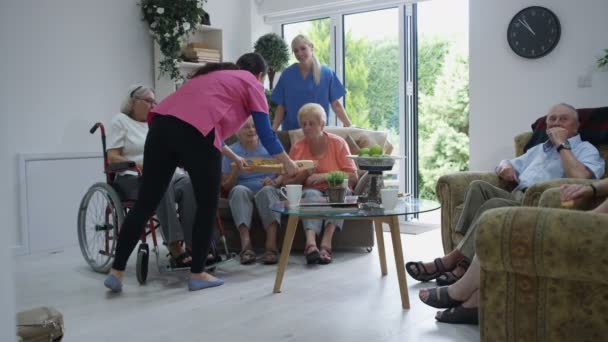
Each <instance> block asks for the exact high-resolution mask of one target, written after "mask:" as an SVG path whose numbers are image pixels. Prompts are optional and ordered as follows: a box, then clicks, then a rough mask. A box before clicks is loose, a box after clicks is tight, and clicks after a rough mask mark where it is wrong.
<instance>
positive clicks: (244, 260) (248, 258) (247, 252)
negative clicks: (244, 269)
mask: <svg viewBox="0 0 608 342" xmlns="http://www.w3.org/2000/svg"><path fill="white" fill-rule="evenodd" d="M239 257H240V258H241V265H251V264H253V263H254V262H255V259H256V258H257V255H256V254H255V252H254V251H253V250H251V249H244V250H243V251H242V252H241V254H240V255H239Z"/></svg>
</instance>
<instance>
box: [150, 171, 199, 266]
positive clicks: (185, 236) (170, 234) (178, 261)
mask: <svg viewBox="0 0 608 342" xmlns="http://www.w3.org/2000/svg"><path fill="white" fill-rule="evenodd" d="M188 188H189V189H188ZM185 192H188V194H186V196H184V193H185ZM186 197H188V198H186ZM185 202H189V203H185ZM176 203H179V206H178V207H179V211H180V217H179V218H178V216H177V211H176V208H175V205H176ZM195 212H196V200H195V199H194V191H193V190H192V184H191V183H190V179H189V178H188V176H186V175H185V174H182V173H178V172H176V173H174V174H173V178H172V179H171V183H169V188H168V189H167V191H166V192H165V194H164V196H163V198H162V199H161V201H160V203H159V204H158V207H157V208H156V216H158V221H159V223H160V228H161V231H162V234H163V239H164V240H165V241H166V242H167V244H168V249H169V253H171V257H172V261H171V264H172V266H173V267H186V266H190V262H191V261H192V257H191V256H190V255H189V253H187V252H186V251H185V250H184V247H183V246H182V241H186V244H187V245H189V246H191V245H192V225H193V223H194V214H195Z"/></svg>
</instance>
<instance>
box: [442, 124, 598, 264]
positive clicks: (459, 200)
mask: <svg viewBox="0 0 608 342" xmlns="http://www.w3.org/2000/svg"><path fill="white" fill-rule="evenodd" d="M531 136H532V133H531V132H528V133H522V134H519V135H517V136H516V137H515V155H516V156H520V155H522V154H523V149H524V146H525V145H526V143H527V142H528V140H529V139H530V137H531ZM596 147H598V149H599V150H600V154H601V155H602V157H603V158H604V159H607V160H608V145H601V146H596ZM497 162H498V161H497ZM607 175H608V173H607ZM604 177H606V175H605V176H604ZM474 180H483V181H486V182H488V183H491V184H494V185H496V186H498V187H501V188H504V189H507V190H509V189H510V188H512V186H513V185H512V184H507V183H506V182H504V181H502V180H500V179H499V178H498V176H496V174H495V173H494V172H474V171H466V172H456V173H452V174H448V175H444V176H441V177H440V178H439V180H438V181H437V185H436V188H435V192H436V194H437V199H438V200H439V202H440V203H441V238H442V242H443V250H444V252H445V253H446V254H447V253H449V252H450V251H452V250H453V249H454V248H455V247H456V245H457V244H458V242H460V240H462V238H463V237H464V235H462V234H460V233H457V232H456V231H455V230H454V229H455V227H456V223H457V222H458V218H459V217H460V215H461V213H462V209H463V203H464V196H465V192H466V190H467V188H468V186H469V184H470V183H471V182H472V181H474ZM589 182H592V180H579V179H567V178H564V179H558V180H553V181H548V182H543V183H539V184H535V185H533V186H531V187H530V188H528V190H527V191H526V193H525V196H524V200H523V205H524V206H537V205H538V203H539V200H540V197H541V195H542V194H543V193H544V191H545V190H547V189H549V188H554V187H558V186H559V185H561V184H564V183H589Z"/></svg>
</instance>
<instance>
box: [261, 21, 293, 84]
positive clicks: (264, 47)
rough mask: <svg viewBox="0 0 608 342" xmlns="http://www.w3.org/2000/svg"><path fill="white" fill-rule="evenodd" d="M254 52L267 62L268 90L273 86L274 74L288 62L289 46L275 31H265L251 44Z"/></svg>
mask: <svg viewBox="0 0 608 342" xmlns="http://www.w3.org/2000/svg"><path fill="white" fill-rule="evenodd" d="M253 49H254V51H255V52H257V53H259V54H260V55H262V57H264V59H265V60H266V63H268V82H269V84H270V90H272V88H273V86H274V75H275V74H276V73H277V72H278V71H281V70H283V68H285V66H286V65H287V62H289V48H288V47H287V43H285V41H284V40H283V38H281V36H279V35H278V34H276V33H267V34H265V35H263V36H261V37H260V38H258V40H257V41H256V42H255V44H254V45H253Z"/></svg>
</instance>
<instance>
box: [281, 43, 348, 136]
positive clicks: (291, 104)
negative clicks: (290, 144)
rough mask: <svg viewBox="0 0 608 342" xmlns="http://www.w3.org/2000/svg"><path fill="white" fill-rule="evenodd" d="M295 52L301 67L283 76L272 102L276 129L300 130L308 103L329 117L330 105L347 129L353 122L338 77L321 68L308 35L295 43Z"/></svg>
mask: <svg viewBox="0 0 608 342" xmlns="http://www.w3.org/2000/svg"><path fill="white" fill-rule="evenodd" d="M291 49H292V50H293V54H294V55H295V57H296V59H297V60H298V63H294V64H292V65H291V66H290V67H288V68H287V69H285V70H284V71H283V73H282V74H281V78H279V81H278V82H277V86H276V87H275V88H274V90H273V91H272V96H271V97H270V99H271V100H272V101H274V102H275V103H276V104H277V109H276V110H275V116H274V122H273V123H272V128H273V129H274V130H277V129H278V128H279V126H281V127H282V129H283V130H285V131H286V130H292V129H298V128H300V125H299V124H298V110H300V107H302V106H303V105H305V104H306V103H310V102H312V103H317V104H319V105H321V107H323V109H325V113H328V114H327V115H328V117H327V121H326V122H329V105H330V104H331V108H332V109H333V111H334V113H336V116H337V117H338V119H339V120H340V121H341V122H342V124H343V125H344V126H345V127H349V126H350V125H351V122H350V120H349V118H348V115H347V114H346V111H345V110H344V107H343V106H342V103H341V102H340V99H341V98H342V97H343V96H344V95H345V94H346V91H345V89H344V86H343V85H342V83H340V80H338V77H337V76H336V73H335V72H333V70H331V69H330V68H328V67H327V66H325V65H321V64H320V63H319V60H318V59H317V57H315V56H314V54H313V51H314V45H313V43H312V42H311V41H310V39H309V38H308V37H306V36H304V35H301V34H300V35H297V36H296V37H295V38H294V39H293V40H292V41H291Z"/></svg>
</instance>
